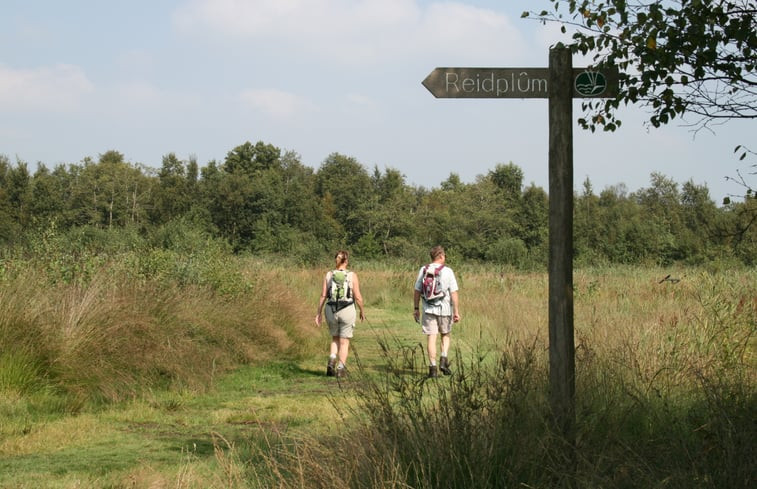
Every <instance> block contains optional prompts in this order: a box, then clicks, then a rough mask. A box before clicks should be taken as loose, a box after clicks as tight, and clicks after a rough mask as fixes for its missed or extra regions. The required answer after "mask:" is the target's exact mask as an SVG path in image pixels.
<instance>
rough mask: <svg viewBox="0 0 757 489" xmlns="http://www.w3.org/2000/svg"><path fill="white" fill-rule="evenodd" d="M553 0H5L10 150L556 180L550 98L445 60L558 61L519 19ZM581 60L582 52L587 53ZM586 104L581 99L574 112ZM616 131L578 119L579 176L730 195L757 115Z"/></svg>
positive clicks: (3, 51)
mask: <svg viewBox="0 0 757 489" xmlns="http://www.w3.org/2000/svg"><path fill="white" fill-rule="evenodd" d="M548 7H549V2H548V1H546V0H544V1H541V0H523V1H516V0H499V1H495V0H466V1H435V0H150V1H146V0H131V1H129V2H104V1H101V0H68V1H66V2H60V1H57V0H55V1H52V0H50V1H45V0H37V1H28V0H4V1H3V2H2V23H3V26H2V29H0V114H2V117H1V118H0V154H4V155H6V156H8V157H9V158H10V159H11V161H13V162H16V161H25V162H27V163H29V164H30V165H31V166H32V167H34V165H35V164H36V163H37V162H42V163H44V164H46V165H47V166H48V167H53V166H55V165H57V164H60V163H64V164H68V163H79V162H81V161H82V159H84V158H85V157H88V156H89V157H93V158H97V157H98V155H100V154H102V153H104V152H106V151H108V150H117V151H119V152H121V153H123V154H124V156H125V157H126V159H127V160H128V161H130V162H134V163H141V164H144V165H147V166H150V167H154V168H159V167H160V164H161V160H162V158H163V156H164V155H166V154H168V153H172V152H173V153H175V154H176V155H177V156H178V157H179V158H181V159H188V158H190V157H191V156H194V157H196V158H197V161H198V162H199V164H200V165H201V166H205V165H206V164H207V163H208V162H209V161H210V160H217V161H219V162H220V161H223V159H224V157H225V156H226V154H227V153H228V152H229V151H230V150H231V149H233V148H234V147H235V146H237V145H239V144H242V143H244V142H245V141H250V142H253V143H255V142H257V141H263V142H265V143H270V144H273V145H275V146H277V147H279V148H281V149H282V150H285V151H287V150H291V151H294V152H296V153H298V154H299V155H300V157H301V161H302V162H303V163H304V164H306V165H308V166H311V167H313V168H318V167H319V166H320V164H321V163H322V162H323V160H324V159H325V158H326V157H327V156H328V155H329V154H331V153H335V152H337V153H341V154H344V155H347V156H351V157H354V158H355V159H357V160H358V161H359V162H360V163H362V164H363V165H364V166H365V167H366V168H368V169H369V171H372V169H373V168H374V167H375V166H377V167H378V168H379V169H381V170H382V171H383V170H384V169H385V168H394V169H397V170H399V171H400V172H402V173H403V174H404V175H405V176H406V178H407V183H409V184H412V185H422V186H425V187H437V186H439V184H440V183H441V182H442V181H443V180H445V179H446V178H447V177H448V176H449V175H450V173H457V174H458V175H460V177H461V179H462V180H463V181H465V182H473V181H474V180H475V178H476V176H478V175H483V174H486V173H487V172H488V171H489V170H491V169H493V168H494V167H495V165H496V164H498V163H509V162H512V163H514V164H516V165H518V166H519V167H520V168H522V169H523V172H524V177H525V178H524V180H525V182H524V183H525V184H527V185H528V184H530V183H535V184H536V185H538V186H541V187H543V188H544V189H545V190H546V189H547V188H548V170H547V165H548V161H547V143H548V141H547V116H548V114H547V109H548V107H547V101H546V100H539V99H530V100H520V99H503V100H492V99H482V100H471V99H465V100H464V99H435V98H434V97H433V96H432V95H431V94H430V93H429V92H428V91H427V90H426V89H425V88H424V87H423V86H422V85H421V82H422V81H423V79H424V78H425V77H426V75H428V74H429V73H430V72H431V71H432V70H433V69H434V68H435V67H437V66H449V67H466V66H474V67H522V66H533V67H546V66H547V63H548V49H549V46H550V45H552V44H553V43H554V42H555V41H557V40H560V39H563V37H562V36H561V34H560V33H559V30H558V28H557V27H556V26H546V27H545V26H542V25H541V24H539V23H538V22H535V21H530V20H525V19H521V18H520V14H521V12H522V11H523V10H525V9H529V8H530V9H532V10H541V9H543V8H548ZM573 63H574V66H583V65H585V64H587V62H585V60H581V59H575V58H574V62H573ZM580 115H581V112H580V102H578V101H576V102H575V107H574V116H575V118H577V117H578V116H580ZM621 118H622V119H623V122H624V124H623V126H622V127H621V129H620V130H619V131H617V132H616V133H613V134H607V133H595V134H592V133H589V132H586V131H582V130H580V129H578V127H576V128H575V129H574V180H575V187H576V189H580V188H581V185H582V183H583V181H584V180H585V179H586V178H587V177H588V178H589V179H590V180H591V182H592V185H593V187H594V190H595V192H596V193H599V191H601V190H602V189H604V188H606V187H608V186H612V185H617V184H621V183H622V184H625V185H626V186H627V188H628V190H629V191H634V190H638V189H639V188H643V187H647V186H649V182H650V174H651V173H652V172H660V173H662V174H664V175H666V176H668V177H670V178H672V179H673V180H675V181H676V182H678V183H679V184H683V183H684V182H686V181H688V180H692V181H693V182H694V183H696V184H706V185H707V186H708V187H709V189H710V195H711V196H712V197H713V199H714V200H715V201H716V202H720V200H721V199H722V197H723V196H725V195H727V194H733V193H738V192H739V190H740V189H739V188H738V186H736V185H735V184H733V183H730V182H727V181H726V180H725V176H727V175H729V176H735V173H736V170H737V169H739V170H741V171H745V170H746V169H747V164H746V163H745V162H739V161H738V160H737V159H736V157H735V156H734V153H733V149H734V147H735V146H736V145H738V144H749V143H750V142H752V141H753V140H754V126H753V125H751V126H750V125H749V124H747V123H743V122H738V121H737V122H731V123H728V124H727V125H724V126H720V127H716V128H715V130H716V133H714V134H713V133H711V132H699V133H697V134H693V133H692V132H691V131H690V130H689V129H688V128H686V127H681V126H676V125H673V126H670V127H665V128H662V129H647V128H646V127H645V126H644V124H643V121H644V120H645V113H644V111H643V109H639V108H629V109H624V111H623V112H622V113H621Z"/></svg>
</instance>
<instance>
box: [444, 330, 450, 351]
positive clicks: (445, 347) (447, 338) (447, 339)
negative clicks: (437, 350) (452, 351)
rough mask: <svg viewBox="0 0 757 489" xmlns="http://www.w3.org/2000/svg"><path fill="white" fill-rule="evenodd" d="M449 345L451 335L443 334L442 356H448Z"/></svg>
mask: <svg viewBox="0 0 757 489" xmlns="http://www.w3.org/2000/svg"><path fill="white" fill-rule="evenodd" d="M449 344H450V334H449V333H446V334H445V333H442V355H443V356H445V357H446V356H447V353H448V352H449Z"/></svg>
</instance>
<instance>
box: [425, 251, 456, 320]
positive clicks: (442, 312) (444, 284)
mask: <svg viewBox="0 0 757 489" xmlns="http://www.w3.org/2000/svg"><path fill="white" fill-rule="evenodd" d="M439 266H441V265H439V264H436V263H432V264H430V265H429V270H435V269H436V267H439ZM424 268H425V267H421V268H420V270H418V277H417V278H416V279H415V290H417V291H418V292H421V299H422V300H423V312H425V313H428V314H434V315H436V316H451V315H452V300H451V299H450V294H452V292H457V279H456V278H455V272H453V271H452V269H451V268H450V267H448V266H447V265H445V266H444V268H442V271H441V272H439V285H440V286H441V288H442V290H443V291H444V297H443V298H442V300H440V301H438V302H436V303H435V304H427V303H426V300H425V299H424V298H423V269H424Z"/></svg>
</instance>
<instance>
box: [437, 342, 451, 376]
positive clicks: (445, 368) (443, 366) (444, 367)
mask: <svg viewBox="0 0 757 489" xmlns="http://www.w3.org/2000/svg"><path fill="white" fill-rule="evenodd" d="M449 344H450V335H449V333H442V356H441V358H440V359H439V370H441V371H442V373H443V374H444V375H452V370H451V369H450V368H449V358H447V354H448V352H449Z"/></svg>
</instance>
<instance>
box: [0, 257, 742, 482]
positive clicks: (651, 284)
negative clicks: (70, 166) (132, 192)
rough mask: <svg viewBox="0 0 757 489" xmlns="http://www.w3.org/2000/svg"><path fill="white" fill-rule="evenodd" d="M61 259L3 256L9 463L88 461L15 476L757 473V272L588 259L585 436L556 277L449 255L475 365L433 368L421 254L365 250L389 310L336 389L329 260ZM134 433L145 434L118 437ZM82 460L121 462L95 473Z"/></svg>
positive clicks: (365, 285) (170, 478) (582, 290)
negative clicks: (565, 393) (555, 416)
mask: <svg viewBox="0 0 757 489" xmlns="http://www.w3.org/2000/svg"><path fill="white" fill-rule="evenodd" d="M61 256H63V258H61ZM53 258H54V259H53ZM80 258H81V259H84V260H90V259H92V260H94V259H93V258H92V257H88V256H83V257H80ZM51 262H52V264H51ZM51 262H45V261H44V260H40V259H38V258H35V259H25V258H23V257H21V258H19V257H13V258H10V259H5V260H4V261H3V262H2V273H0V394H1V396H0V416H2V417H3V420H4V423H3V424H2V427H0V435H2V436H0V439H3V441H2V442H0V464H9V466H10V464H11V462H10V461H9V460H8V459H6V460H3V458H2V457H3V456H10V457H28V461H29V462H28V463H29V464H31V465H35V464H36V465H40V466H45V463H46V462H44V460H46V457H52V459H54V461H53V462H50V464H51V465H50V467H51V468H50V470H51V471H54V470H56V469H55V467H60V465H55V464H60V463H63V462H62V460H63V459H66V460H68V457H71V459H72V460H73V459H78V458H82V460H81V461H77V463H79V464H80V465H81V467H80V470H79V471H78V472H74V473H73V474H72V475H67V476H66V477H62V478H60V479H58V480H55V481H52V480H50V479H49V476H47V477H48V479H46V478H45V476H44V475H35V476H30V477H29V478H28V479H26V480H25V481H24V482H23V484H21V485H19V479H9V480H11V481H12V482H11V483H12V484H15V485H16V486H18V487H50V488H53V487H55V488H58V487H82V486H81V484H84V486H89V487H111V488H121V487H123V488H126V487H155V488H160V487H180V488H194V487H218V488H221V487H225V488H248V487H252V488H269V487H276V488H280V489H288V488H308V489H310V488H314V489H317V488H326V487H329V488H332V487H337V488H366V489H368V488H371V489H372V488H377V489H378V488H403V489H408V488H417V489H430V488H441V487H443V488H471V487H476V488H513V487H523V488H528V487H531V488H536V487H540V488H547V487H561V486H567V487H575V488H608V489H610V488H631V487H645V488H646V487H655V488H671V489H677V488H687V489H688V488H700V487H701V488H721V487H722V488H729V489H730V488H737V489H738V488H746V487H751V485H752V483H753V481H754V480H755V479H757V471H756V469H755V464H754V460H756V459H757V456H756V455H757V453H756V452H755V446H754V442H753V440H754V439H756V438H757V427H755V424H754V419H756V418H757V416H755V415H756V414H757V402H756V399H755V385H756V384H755V381H756V380H757V372H756V370H755V366H756V365H755V357H754V355H755V347H756V346H757V344H756V343H755V341H756V340H755V333H756V332H757V272H756V271H755V270H753V269H747V270H730V271H729V270H706V269H687V270H677V271H676V272H677V276H678V277H680V281H679V282H675V283H674V282H670V281H666V282H660V279H661V278H662V277H664V276H665V275H666V274H667V273H668V271H666V270H661V269H651V268H645V269H642V268H632V267H628V268H623V267H613V268H595V269H581V270H578V271H576V273H575V276H574V291H573V292H574V299H575V301H574V302H575V337H576V375H577V376H576V432H575V444H574V445H572V446H567V447H566V444H567V443H568V442H567V441H566V440H564V439H563V438H562V436H561V434H560V433H559V431H557V430H555V429H554V425H553V421H552V417H551V412H550V407H549V402H548V398H549V395H548V393H549V391H548V389H549V386H548V382H547V379H548V347H549V345H548V331H547V324H548V310H547V285H548V279H547V276H546V274H545V273H537V272H519V271H515V270H513V269H509V268H506V267H505V268H503V267H499V268H492V267H487V266H484V265H480V264H465V263H461V264H452V266H453V267H454V269H455V271H456V274H457V275H458V281H459V283H460V286H461V305H462V314H463V321H462V322H461V323H459V324H457V325H455V329H454V332H453V352H454V353H453V355H454V356H453V370H454V374H453V375H452V376H451V377H442V378H440V379H436V380H434V381H432V380H427V379H425V376H424V373H425V371H426V358H425V351H424V348H425V345H424V342H423V341H422V337H421V335H420V332H419V330H418V327H417V325H416V324H415V323H414V322H413V321H412V316H411V313H412V288H411V287H412V280H413V278H414V276H415V273H417V267H415V266H413V265H406V264H399V263H395V264H390V265H388V266H381V264H379V263H360V262H359V261H358V262H357V263H354V264H353V265H352V268H353V270H355V271H357V272H358V273H359V275H360V279H361V286H362V289H363V295H364V297H365V299H366V312H367V315H368V321H366V323H362V324H360V325H358V328H357V331H356V338H355V340H354V342H353V352H352V355H351V359H350V376H349V378H348V379H347V380H346V381H344V382H340V383H337V384H334V385H330V384H329V385H325V384H324V379H323V378H322V365H321V363H322V362H321V360H324V361H325V355H326V351H327V341H328V334H327V333H326V332H325V330H324V329H320V330H319V329H316V328H315V326H314V325H313V316H314V313H315V307H316V304H317V301H318V296H319V294H320V283H321V280H322V279H323V274H324V273H325V271H326V269H327V268H328V264H326V266H323V267H315V266H308V267H304V268H303V267H299V266H298V267H295V266H293V265H292V264H291V263H287V262H285V261H276V260H272V259H270V258H266V259H262V258H260V257H257V258H254V257H232V256H230V255H226V254H224V253H220V252H217V251H213V250H207V251H201V250H200V251H197V250H195V251H192V252H191V253H189V254H186V253H179V252H175V251H170V250H169V251H166V250H152V251H150V250H148V251H144V252H139V253H137V252H134V251H127V252H123V253H119V254H117V255H113V256H109V257H107V259H106V258H103V257H97V259H96V260H95V261H92V262H88V263H89V264H84V265H75V266H74V264H75V263H76V260H75V259H74V258H73V257H66V256H65V255H60V254H59V255H55V254H54V255H53V256H52V257H51ZM419 266H420V265H419ZM243 365H248V366H250V368H253V367H254V369H253V370H245V369H244V368H242V369H240V368H239V367H240V366H243ZM251 385H252V386H255V389H252V390H251V389H250V388H249V386H251ZM263 386H265V387H263ZM250 391H251V392H250ZM255 392H257V394H255ZM237 397H238V398H237ZM242 399H243V400H242ZM119 406H120V407H119ZM130 406H131V407H130ZM111 407H112V410H111ZM72 415H75V416H72ZM5 421H7V422H5ZM163 423H168V426H170V428H163ZM230 427H234V429H233V430H232V429H231V428H230ZM164 429H165V430H167V431H170V432H171V436H170V437H167V436H166V435H164V434H163V433H162V431H161V430H164ZM150 430H155V431H159V432H160V433H158V434H156V436H155V437H154V438H151V440H152V441H150V442H149V444H148V445H147V447H148V450H150V451H153V450H154V451H155V452H156V453H161V454H163V455H160V456H156V457H155V458H154V459H153V460H154V461H153V462H152V463H141V462H140V459H139V453H140V450H145V445H144V444H143V442H141V441H140V442H137V441H136V440H135V439H134V438H133V435H134V434H135V432H141V431H150ZM232 431H233V432H234V436H229V433H230V432H232ZM95 432H96V433H98V436H99V437H101V441H102V444H100V445H97V444H96V443H95V444H94V445H93V444H92V443H93V442H91V439H88V435H89V434H90V433H95ZM197 432H203V433H204V434H203V436H198V435H197ZM209 433H210V434H209ZM51 439H52V440H55V443H52V444H51V443H50V442H49V441H47V440H51ZM98 439H99V438H98ZM177 440H180V445H179V446H180V452H179V453H174V452H175V451H176V443H179V442H177ZM114 443H117V444H118V445H119V446H122V447H125V448H123V449H119V450H118V451H116V450H114V449H112V448H108V449H106V448H105V445H107V446H108V447H112V446H113V444H114ZM168 443H170V444H172V446H171V448H170V449H169V448H168V446H167V444H168ZM128 447H132V448H133V449H131V450H129V448H128ZM566 448H568V449H569V450H566ZM165 450H169V452H168V454H166V452H165ZM170 450H173V452H171V451H170ZM53 453H55V455H54V456H53V455H52V454H53ZM566 453H572V454H573V456H574V458H573V459H572V460H565V457H566ZM177 459H178V463H177ZM85 460H89V461H91V460H102V461H103V462H102V464H103V465H104V466H108V467H110V469H109V472H107V473H97V472H96V471H94V472H87V470H88V469H87V467H85ZM571 464H572V467H573V469H572V470H570V471H567V470H566V466H571ZM82 473H84V474H86V475H84V476H82V475H81V474H82Z"/></svg>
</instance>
